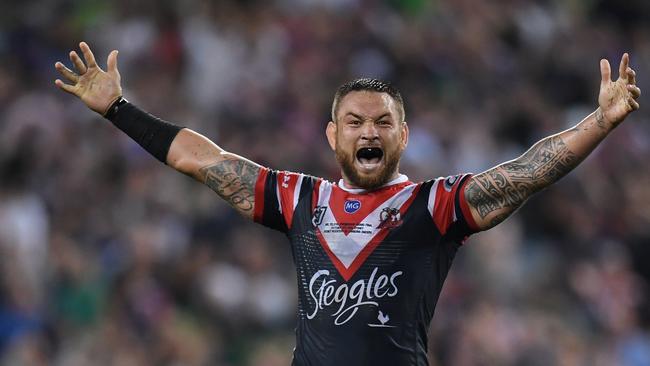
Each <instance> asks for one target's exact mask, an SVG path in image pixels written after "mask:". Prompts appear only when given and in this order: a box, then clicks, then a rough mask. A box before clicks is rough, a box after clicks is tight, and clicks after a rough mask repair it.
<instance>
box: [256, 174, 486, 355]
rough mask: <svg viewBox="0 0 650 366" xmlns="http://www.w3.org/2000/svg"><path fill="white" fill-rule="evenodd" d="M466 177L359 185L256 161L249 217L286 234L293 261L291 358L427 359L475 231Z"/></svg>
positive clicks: (402, 176) (402, 179)
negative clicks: (452, 273)
mask: <svg viewBox="0 0 650 366" xmlns="http://www.w3.org/2000/svg"><path fill="white" fill-rule="evenodd" d="M469 177H470V175H469V174H464V175H457V176H450V177H446V178H438V179H434V180H430V181H426V182H421V183H413V182H410V181H409V180H408V178H407V177H406V176H404V175H401V176H400V177H399V178H397V179H395V180H394V181H392V182H390V183H389V184H387V185H386V186H384V187H382V188H380V189H377V190H374V191H370V192H367V191H364V190H359V189H348V188H346V187H344V184H343V182H342V181H341V182H339V184H333V183H330V182H328V181H326V180H323V179H320V178H315V177H311V176H307V175H303V174H296V173H289V172H279V171H273V170H268V169H262V171H261V173H260V176H259V178H258V181H257V184H256V188H255V191H256V192H255V221H257V222H259V223H261V224H263V225H265V226H268V227H271V228H273V229H276V230H280V231H282V232H284V233H286V235H287V236H288V238H289V241H290V243H291V250H292V254H293V260H294V262H295V265H296V270H297V278H298V296H299V303H298V324H297V328H296V348H295V350H294V355H293V365H300V366H302V365H315V366H321V365H323V366H324V365H337V366H341V365H373V366H381V365H391V366H394V365H428V362H427V329H428V326H429V323H430V321H431V317H432V316H433V311H434V308H435V306H436V302H437V300H438V296H439V294H440V290H441V288H442V284H443V281H444V280H445V277H446V276H447V272H448V271H449V268H450V266H451V262H452V260H453V258H454V255H455V253H456V250H457V249H458V247H459V246H460V245H461V244H462V242H463V241H464V240H465V239H466V237H467V236H468V235H470V234H471V233H472V232H474V231H476V224H475V223H474V221H473V219H472V216H471V213H470V211H469V207H468V205H467V202H466V201H465V197H464V194H462V192H463V187H464V184H466V183H467V181H468V179H469Z"/></svg>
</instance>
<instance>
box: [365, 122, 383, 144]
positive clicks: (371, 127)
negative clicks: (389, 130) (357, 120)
mask: <svg viewBox="0 0 650 366" xmlns="http://www.w3.org/2000/svg"><path fill="white" fill-rule="evenodd" d="M378 138H379V134H378V133H377V127H376V126H375V124H374V123H373V122H366V123H364V124H363V126H362V127H361V139H363V140H369V141H373V140H377V139H378Z"/></svg>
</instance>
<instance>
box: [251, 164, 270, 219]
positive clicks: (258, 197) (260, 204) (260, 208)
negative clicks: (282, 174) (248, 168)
mask: <svg viewBox="0 0 650 366" xmlns="http://www.w3.org/2000/svg"><path fill="white" fill-rule="evenodd" d="M268 175H269V169H268V168H260V173H259V175H258V176H257V181H256V182H255V202H254V207H255V209H254V210H253V220H254V221H255V222H259V223H261V222H262V216H263V215H264V186H265V185H266V177H267V176H268Z"/></svg>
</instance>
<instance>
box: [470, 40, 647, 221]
mask: <svg viewBox="0 0 650 366" xmlns="http://www.w3.org/2000/svg"><path fill="white" fill-rule="evenodd" d="M600 72H601V77H602V79H601V84H600V94H599V96H598V104H599V107H598V109H596V111H595V112H593V113H592V114H590V115H589V116H587V117H586V118H585V119H583V120H582V121H581V122H580V123H578V124H577V125H576V126H575V127H574V128H571V129H569V130H566V131H563V132H560V133H558V134H555V135H552V136H549V137H546V138H544V139H542V140H541V141H539V142H537V143H536V144H535V145H533V147H531V148H530V149H529V150H528V151H526V152H525V153H524V154H523V155H521V156H520V157H518V158H517V159H514V160H511V161H508V162H505V163H503V164H500V165H497V166H496V167H494V168H492V169H489V170H487V171H485V172H483V173H480V174H477V175H475V176H473V177H472V178H471V179H470V181H469V182H468V183H467V185H466V186H465V192H464V193H465V198H466V199H467V202H468V204H469V207H470V211H471V212H472V216H473V218H474V220H475V221H476V223H477V225H478V227H479V228H480V229H481V230H487V229H489V228H491V227H493V226H495V225H497V224H499V223H500V222H502V221H503V220H505V219H506V218H507V217H508V216H510V215H511V214H512V213H513V212H514V211H515V210H516V209H517V208H519V207H520V206H521V205H522V204H523V203H524V202H525V201H526V200H527V199H528V198H529V197H530V196H531V195H533V194H534V193H536V192H538V191H540V190H542V189H544V188H546V187H548V186H549V185H551V184H553V183H555V182H556V181H557V180H559V179H560V178H562V177H563V176H564V175H566V174H567V173H568V172H570V171H571V170H572V169H573V168H575V167H576V166H577V165H578V164H579V163H580V162H581V161H582V160H584V159H585V158H586V157H587V155H589V153H591V151H592V150H593V149H594V148H595V147H596V146H598V144H599V143H600V142H601V141H602V140H603V139H604V138H605V137H606V136H607V135H608V134H609V133H610V132H611V131H612V130H613V129H614V128H615V127H616V126H618V125H619V124H620V123H621V122H622V121H623V120H624V119H625V117H627V115H628V114H630V113H631V112H633V111H635V110H636V109H638V108H639V104H638V102H637V101H636V99H637V98H638V97H639V96H640V95H641V90H640V89H639V88H638V87H637V86H636V79H635V75H636V74H635V72H634V70H632V69H631V68H630V67H629V56H628V54H627V53H626V54H624V55H623V57H622V59H621V63H620V66H619V78H618V80H616V81H614V82H613V81H612V80H611V69H610V66H609V62H608V61H607V60H601V61H600Z"/></svg>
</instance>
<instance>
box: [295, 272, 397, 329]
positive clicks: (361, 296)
mask: <svg viewBox="0 0 650 366" xmlns="http://www.w3.org/2000/svg"><path fill="white" fill-rule="evenodd" d="M378 272H379V268H377V267H375V269H374V270H373V271H372V273H371V274H370V277H369V278H368V279H360V280H358V281H356V282H354V283H352V284H348V283H337V280H336V279H333V278H331V277H330V271H328V270H326V269H321V270H319V271H317V272H316V273H315V274H314V275H313V276H312V278H311V280H310V281H309V295H310V296H311V298H312V299H313V301H314V308H313V309H311V311H310V312H309V313H308V314H307V319H313V318H314V317H315V316H316V315H317V314H318V312H319V311H320V310H323V309H325V308H328V307H333V308H334V309H336V311H335V312H334V313H333V314H332V316H333V317H334V324H335V325H343V324H345V323H347V322H349V321H350V320H351V319H352V318H353V317H354V316H355V315H356V314H357V312H358V311H359V308H360V307H362V306H374V307H377V308H378V307H379V303H378V302H377V300H379V299H381V298H384V297H395V296H397V293H398V292H399V288H398V287H397V279H398V277H399V276H401V275H402V274H403V272H402V271H397V272H394V273H392V274H390V275H388V274H381V275H378ZM379 320H380V321H381V324H380V325H383V326H387V325H385V323H386V322H387V321H388V318H387V317H386V316H380V319H379ZM368 325H370V326H374V324H368Z"/></svg>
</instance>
